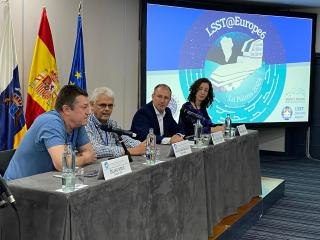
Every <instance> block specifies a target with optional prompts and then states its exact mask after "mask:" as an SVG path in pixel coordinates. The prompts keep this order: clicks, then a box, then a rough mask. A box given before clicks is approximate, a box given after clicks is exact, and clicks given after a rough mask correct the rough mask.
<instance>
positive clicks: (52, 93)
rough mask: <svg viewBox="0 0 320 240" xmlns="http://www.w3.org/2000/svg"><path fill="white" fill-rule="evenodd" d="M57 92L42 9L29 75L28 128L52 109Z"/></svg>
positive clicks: (51, 44) (53, 59)
mask: <svg viewBox="0 0 320 240" xmlns="http://www.w3.org/2000/svg"><path fill="white" fill-rule="evenodd" d="M59 90H60V84H59V81H58V70H57V65H56V58H55V54H54V47H53V40H52V35H51V29H50V25H49V21H48V18H47V12H46V9H45V8H43V10H42V17H41V23H40V28H39V32H38V36H37V39H36V45H35V49H34V54H33V58H32V65H31V69H30V75H29V84H28V98H27V108H26V122H27V127H28V128H30V126H31V124H32V123H33V121H34V120H35V119H36V118H37V116H39V115H40V114H42V113H44V112H47V111H50V110H51V109H53V108H54V105H55V102H56V98H57V95H58V93H59Z"/></svg>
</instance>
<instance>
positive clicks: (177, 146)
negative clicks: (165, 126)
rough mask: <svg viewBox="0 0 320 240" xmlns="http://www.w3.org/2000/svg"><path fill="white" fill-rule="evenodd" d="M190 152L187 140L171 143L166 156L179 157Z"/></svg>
mask: <svg viewBox="0 0 320 240" xmlns="http://www.w3.org/2000/svg"><path fill="white" fill-rule="evenodd" d="M190 153H192V151H191V147H190V143H189V141H188V140H185V141H181V142H177V143H173V144H171V147H170V150H169V153H168V156H169V157H170V156H176V157H181V156H184V155H187V154H190Z"/></svg>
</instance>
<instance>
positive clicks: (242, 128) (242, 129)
mask: <svg viewBox="0 0 320 240" xmlns="http://www.w3.org/2000/svg"><path fill="white" fill-rule="evenodd" d="M237 129H238V132H239V135H240V136H243V135H246V134H248V131H247V128H246V125H244V124H241V125H239V126H237Z"/></svg>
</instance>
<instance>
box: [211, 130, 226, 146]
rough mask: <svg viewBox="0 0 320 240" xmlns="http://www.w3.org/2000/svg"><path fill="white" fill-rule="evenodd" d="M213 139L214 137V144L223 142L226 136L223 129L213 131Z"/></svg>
mask: <svg viewBox="0 0 320 240" xmlns="http://www.w3.org/2000/svg"><path fill="white" fill-rule="evenodd" d="M211 139H212V142H213V145H217V144H219V143H223V142H224V137H223V133H222V131H218V132H214V133H211Z"/></svg>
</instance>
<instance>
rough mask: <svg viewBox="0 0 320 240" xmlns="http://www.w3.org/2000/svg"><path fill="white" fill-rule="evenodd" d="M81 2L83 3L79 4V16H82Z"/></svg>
mask: <svg viewBox="0 0 320 240" xmlns="http://www.w3.org/2000/svg"><path fill="white" fill-rule="evenodd" d="M81 2H82V1H80V2H79V8H78V14H79V15H81Z"/></svg>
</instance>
